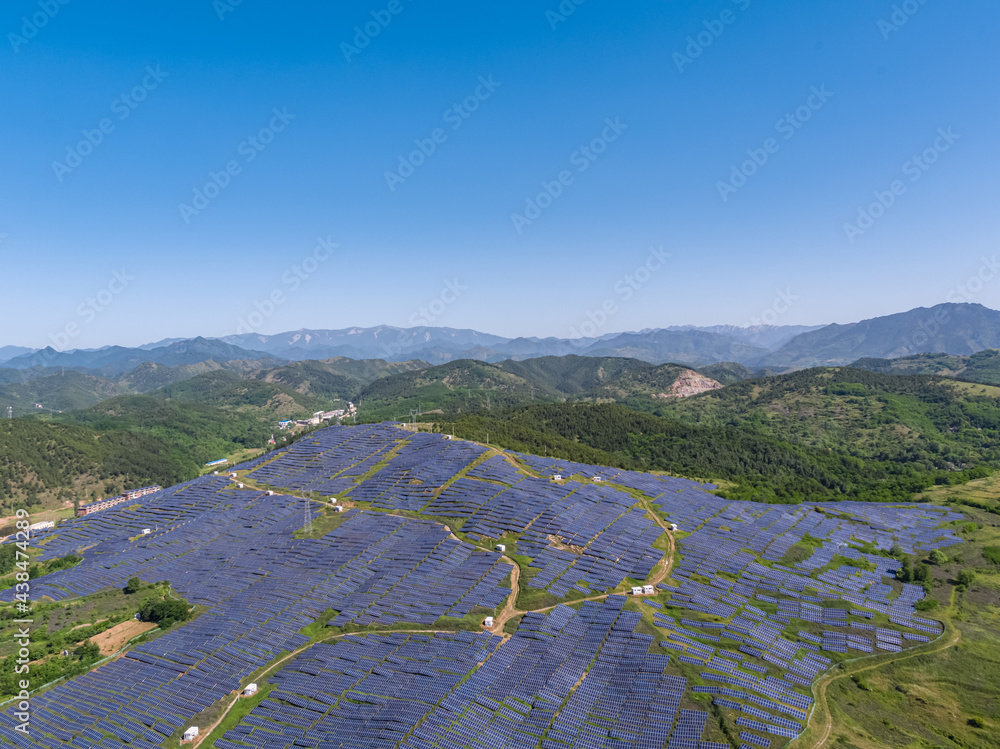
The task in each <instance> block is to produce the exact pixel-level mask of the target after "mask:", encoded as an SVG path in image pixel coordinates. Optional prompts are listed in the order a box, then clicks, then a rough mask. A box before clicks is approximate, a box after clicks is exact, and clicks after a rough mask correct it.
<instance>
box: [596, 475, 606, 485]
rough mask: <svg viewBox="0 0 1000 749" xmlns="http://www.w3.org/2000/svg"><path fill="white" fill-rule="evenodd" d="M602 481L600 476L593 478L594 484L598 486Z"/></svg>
mask: <svg viewBox="0 0 1000 749" xmlns="http://www.w3.org/2000/svg"><path fill="white" fill-rule="evenodd" d="M603 481H604V479H602V478H601V477H600V476H594V483H596V484H600V483H601V482H603Z"/></svg>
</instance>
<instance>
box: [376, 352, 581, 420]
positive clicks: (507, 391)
mask: <svg viewBox="0 0 1000 749" xmlns="http://www.w3.org/2000/svg"><path fill="white" fill-rule="evenodd" d="M562 398H563V396H562V395H561V394H560V393H558V392H556V391H554V390H552V389H550V388H548V387H544V386H542V385H538V384H536V383H533V382H530V381H529V380H527V379H525V378H524V377H521V376H519V375H516V374H512V373H510V372H507V371H505V370H504V369H501V368H500V367H499V366H498V365H495V364H487V363H485V362H481V361H475V360H472V359H462V360H459V361H454V362H449V363H448V364H442V365H440V366H437V367H431V368H429V369H424V370H420V371H414V372H405V373H402V374H397V375H392V376H391V377H384V378H382V379H380V380H376V381H375V382H373V383H372V384H371V385H369V386H368V387H366V388H365V389H364V390H363V391H362V392H361V393H360V394H359V396H358V403H359V405H358V412H359V417H361V418H363V419H364V420H365V421H384V420H386V419H397V418H400V417H403V416H407V417H408V415H409V412H410V410H411V409H417V408H420V409H421V410H422V411H423V412H425V413H426V412H429V411H440V412H442V413H443V414H445V415H451V414H460V413H468V412H470V411H486V410H487V409H488V408H490V409H492V408H504V407H510V406H515V405H520V404H522V403H529V402H531V400H532V399H535V400H538V401H556V400H562Z"/></svg>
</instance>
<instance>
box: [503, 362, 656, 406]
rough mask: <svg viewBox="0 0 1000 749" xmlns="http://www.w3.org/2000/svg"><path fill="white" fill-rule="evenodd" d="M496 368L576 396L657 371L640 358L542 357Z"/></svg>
mask: <svg viewBox="0 0 1000 749" xmlns="http://www.w3.org/2000/svg"><path fill="white" fill-rule="evenodd" d="M497 366H498V367H499V368H500V369H502V370H504V371H505V372H510V373H511V374H514V375H517V376H518V377H523V378H524V379H525V380H528V381H530V382H533V383H534V384H536V385H537V386H538V387H540V388H545V389H547V390H553V391H556V392H559V393H562V394H563V395H566V396H575V395H579V394H580V393H583V392H586V391H588V390H592V389H593V388H596V387H599V386H600V385H602V384H604V383H606V382H608V381H609V380H614V379H616V378H619V377H621V376H623V375H625V374H626V373H628V372H635V371H645V370H650V369H655V367H654V366H653V365H652V364H647V363H646V362H643V361H639V360H638V359H622V358H617V357H595V356H572V355H571V356H543V357H540V358H538V359H525V360H524V361H514V360H508V361H503V362H499V363H498V364H497Z"/></svg>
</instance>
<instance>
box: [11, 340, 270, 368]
mask: <svg viewBox="0 0 1000 749" xmlns="http://www.w3.org/2000/svg"><path fill="white" fill-rule="evenodd" d="M238 360H245V361H259V362H260V363H261V364H260V366H262V367H263V366H274V365H275V364H279V363H281V361H282V360H279V359H276V358H274V357H272V356H270V355H268V354H266V353H263V352H260V351H247V350H245V349H242V348H239V347H238V346H233V345H231V344H228V343H225V342H224V341H219V340H213V339H208V338H193V339H191V340H185V341H178V342H176V343H171V344H168V345H166V346H161V347H159V348H154V349H150V350H145V349H140V348H125V347H123V346H108V347H107V348H103V349H97V350H89V351H82V350H77V351H56V350H55V349H53V348H52V347H51V346H50V347H48V348H45V349H43V350H41V351H36V352H34V353H31V354H23V355H21V356H17V357H15V358H13V359H11V360H10V361H8V362H6V363H5V366H6V367H8V368H10V369H30V368H32V367H46V368H52V367H60V368H66V369H78V370H80V369H85V370H90V371H92V372H94V373H96V374H100V375H103V376H115V375H119V374H123V373H125V372H128V371H130V370H133V369H135V368H136V367H137V366H139V365H140V364H143V363H145V362H154V363H156V364H161V365H163V366H167V367H173V366H180V365H187V364H200V363H202V362H207V361H225V362H229V361H238Z"/></svg>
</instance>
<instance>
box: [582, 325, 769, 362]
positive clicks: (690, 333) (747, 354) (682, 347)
mask: <svg viewBox="0 0 1000 749" xmlns="http://www.w3.org/2000/svg"><path fill="white" fill-rule="evenodd" d="M583 353H585V354H586V355H587V356H624V357H628V358H631V359H641V360H643V361H646V362H651V363H653V364H663V363H670V362H676V363H680V364H691V365H697V364H712V363H714V362H719V361H738V362H747V361H753V360H755V359H759V358H761V357H763V356H765V355H766V354H767V353H768V352H767V350H766V349H762V348H757V347H756V346H750V345H748V344H746V343H742V342H740V341H737V340H736V339H735V338H730V337H729V336H723V335H719V334H718V333H708V332H705V331H700V330H654V331H651V332H649V333H622V334H621V335H618V336H615V337H614V338H610V339H608V340H606V341H602V342H600V343H598V344H594V345H593V346H591V347H590V348H589V349H587V350H586V351H585V352H583Z"/></svg>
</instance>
